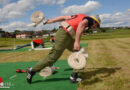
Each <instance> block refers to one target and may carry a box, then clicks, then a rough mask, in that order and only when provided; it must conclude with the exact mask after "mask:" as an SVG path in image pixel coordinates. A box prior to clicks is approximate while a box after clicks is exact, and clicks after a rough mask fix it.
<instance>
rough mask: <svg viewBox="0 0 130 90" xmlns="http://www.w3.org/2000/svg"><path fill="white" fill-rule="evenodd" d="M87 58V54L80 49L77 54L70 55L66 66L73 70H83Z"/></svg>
mask: <svg viewBox="0 0 130 90" xmlns="http://www.w3.org/2000/svg"><path fill="white" fill-rule="evenodd" d="M87 57H88V54H87V53H84V50H83V49H81V50H80V51H78V52H74V53H72V54H71V55H70V56H69V58H68V64H69V65H70V67H72V68H73V69H83V68H84V67H85V65H86V59H87Z"/></svg>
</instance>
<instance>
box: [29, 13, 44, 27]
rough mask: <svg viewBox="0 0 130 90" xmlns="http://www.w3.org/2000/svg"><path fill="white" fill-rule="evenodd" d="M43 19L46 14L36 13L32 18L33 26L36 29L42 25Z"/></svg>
mask: <svg viewBox="0 0 130 90" xmlns="http://www.w3.org/2000/svg"><path fill="white" fill-rule="evenodd" d="M43 19H44V14H43V13H42V12H41V11H36V12H34V13H33V14H32V16H31V21H32V25H33V26H34V27H36V26H37V25H38V24H40V23H41V22H43ZM28 26H29V25H28ZM30 26H31V25H30Z"/></svg>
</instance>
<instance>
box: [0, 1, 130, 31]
mask: <svg viewBox="0 0 130 90" xmlns="http://www.w3.org/2000/svg"><path fill="white" fill-rule="evenodd" d="M129 4H130V0H0V28H2V29H3V30H4V31H9V32H13V31H14V30H21V31H22V30H42V29H47V30H51V29H53V28H57V27H58V26H60V23H54V24H48V25H42V24H40V25H38V27H36V28H34V27H32V26H28V24H30V23H31V20H30V16H31V15H32V13H33V12H35V11H42V12H43V13H44V15H45V18H46V19H47V18H48V19H53V18H54V17H57V16H64V15H74V14H78V13H83V14H86V15H93V14H99V15H100V18H101V27H118V26H130V5H129Z"/></svg>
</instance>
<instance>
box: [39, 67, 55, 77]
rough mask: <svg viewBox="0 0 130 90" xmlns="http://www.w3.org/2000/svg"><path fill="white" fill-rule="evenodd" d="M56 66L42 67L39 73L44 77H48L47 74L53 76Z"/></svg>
mask: <svg viewBox="0 0 130 90" xmlns="http://www.w3.org/2000/svg"><path fill="white" fill-rule="evenodd" d="M54 70H55V69H54V67H53V66H52V67H49V66H48V67H45V68H44V69H42V70H41V71H40V72H39V75H40V76H42V77H47V76H51V75H52V74H53V73H54Z"/></svg>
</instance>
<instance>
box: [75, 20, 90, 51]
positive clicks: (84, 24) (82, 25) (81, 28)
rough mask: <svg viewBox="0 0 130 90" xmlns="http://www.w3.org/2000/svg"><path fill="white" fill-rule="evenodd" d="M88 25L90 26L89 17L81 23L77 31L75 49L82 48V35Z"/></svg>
mask: <svg viewBox="0 0 130 90" xmlns="http://www.w3.org/2000/svg"><path fill="white" fill-rule="evenodd" d="M87 26H88V20H87V19H84V20H83V21H81V22H80V23H79V25H78V28H77V31H76V37H75V43H74V50H80V37H81V35H82V33H83V31H84V30H85V28H86V27H87Z"/></svg>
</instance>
